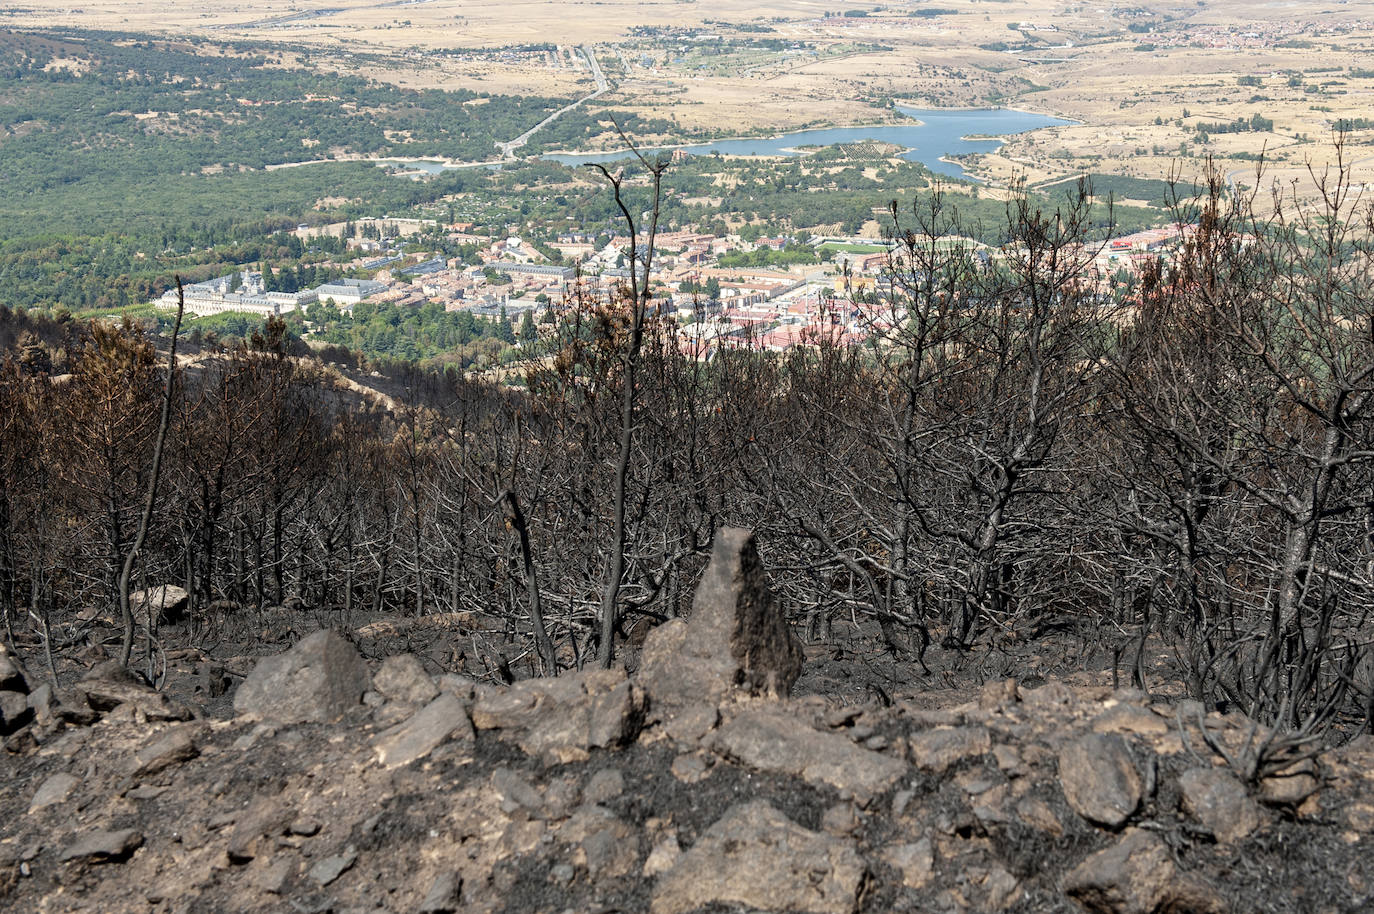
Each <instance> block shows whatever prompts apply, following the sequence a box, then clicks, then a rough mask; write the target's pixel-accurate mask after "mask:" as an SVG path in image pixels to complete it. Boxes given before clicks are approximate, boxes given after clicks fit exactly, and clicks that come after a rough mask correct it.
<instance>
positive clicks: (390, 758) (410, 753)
mask: <svg viewBox="0 0 1374 914" xmlns="http://www.w3.org/2000/svg"><path fill="white" fill-rule="evenodd" d="M417 662H418V661H417ZM451 737H457V738H458V739H462V740H471V739H473V738H474V734H473V731H472V723H471V722H470V721H469V720H468V714H467V709H466V708H464V707H463V703H462V702H461V701H459V700H458V697H457V696H456V695H454V694H453V693H452V692H443V693H441V694H440V695H439V697H438V698H436V699H434V700H433V701H431V702H430V703H429V704H427V705H425V706H424V707H423V708H422V709H420V710H419V711H417V712H416V713H415V715H414V716H412V717H411V718H410V719H409V720H407V721H405V722H403V723H400V724H397V725H396V726H395V727H392V728H391V729H390V730H387V731H385V732H383V733H381V734H380V735H378V736H377V737H376V739H374V740H373V749H374V750H375V751H376V753H377V759H378V761H379V762H381V764H382V765H383V766H384V767H386V768H398V767H400V766H402V765H409V764H410V763H411V762H413V761H416V760H417V759H421V758H424V757H425V756H427V755H429V754H430V753H431V752H433V751H434V750H435V749H436V748H437V747H438V746H439V745H440V744H441V743H443V742H444V741H446V740H448V739H450V738H451Z"/></svg>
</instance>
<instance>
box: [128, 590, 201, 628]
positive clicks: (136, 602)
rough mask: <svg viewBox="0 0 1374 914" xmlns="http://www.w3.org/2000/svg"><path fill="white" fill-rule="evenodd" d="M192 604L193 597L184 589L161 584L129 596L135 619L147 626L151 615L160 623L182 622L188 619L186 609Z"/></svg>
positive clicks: (130, 607) (136, 591)
mask: <svg viewBox="0 0 1374 914" xmlns="http://www.w3.org/2000/svg"><path fill="white" fill-rule="evenodd" d="M190 602H191V595H190V594H188V593H187V592H186V589H185V588H184V587H178V586H176V585H175V584H159V585H157V586H156V587H149V588H148V589H146V590H135V591H134V592H133V593H131V594H129V609H130V610H131V611H132V612H133V616H134V619H135V620H137V621H138V622H141V623H145V624H146V623H147V621H148V615H149V613H151V614H152V615H154V616H155V617H156V618H157V621H158V622H162V623H170V624H176V623H178V622H181V621H183V620H184V619H185V618H186V607H187V606H189V605H190Z"/></svg>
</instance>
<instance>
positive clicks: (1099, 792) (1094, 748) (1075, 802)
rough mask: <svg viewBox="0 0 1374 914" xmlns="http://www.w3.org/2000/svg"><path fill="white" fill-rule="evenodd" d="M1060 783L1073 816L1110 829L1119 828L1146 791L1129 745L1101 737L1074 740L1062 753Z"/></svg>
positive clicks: (1110, 736)
mask: <svg viewBox="0 0 1374 914" xmlns="http://www.w3.org/2000/svg"><path fill="white" fill-rule="evenodd" d="M1059 783H1060V785H1061V786H1062V787H1063V788H1064V797H1065V798H1066V799H1067V800H1068V801H1069V805H1070V806H1071V807H1073V811H1074V812H1076V813H1078V814H1079V815H1080V816H1082V817H1083V818H1085V819H1087V820H1088V821H1089V822H1092V823H1094V824H1096V825H1102V826H1105V827H1107V828H1120V827H1121V825H1122V824H1123V823H1125V821H1126V820H1127V819H1129V818H1130V817H1131V816H1132V815H1133V814H1134V813H1135V811H1136V808H1137V807H1138V806H1139V805H1140V800H1141V797H1142V796H1143V795H1144V790H1145V784H1144V781H1143V780H1142V779H1141V777H1140V772H1139V771H1138V770H1137V769H1136V765H1135V760H1134V759H1132V758H1131V752H1130V749H1128V748H1127V746H1126V741H1125V740H1124V739H1122V738H1121V737H1120V736H1117V735H1114V734H1110V735H1109V734H1102V733H1090V734H1088V735H1087V736H1083V737H1080V738H1078V739H1075V740H1073V741H1071V742H1069V743H1068V744H1067V745H1065V746H1064V748H1063V749H1061V750H1060V752H1059Z"/></svg>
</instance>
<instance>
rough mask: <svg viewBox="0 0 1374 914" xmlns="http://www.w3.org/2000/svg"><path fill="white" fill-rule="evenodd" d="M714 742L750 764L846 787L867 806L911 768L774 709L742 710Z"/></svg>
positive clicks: (844, 788) (752, 766) (814, 782)
mask: <svg viewBox="0 0 1374 914" xmlns="http://www.w3.org/2000/svg"><path fill="white" fill-rule="evenodd" d="M713 745H714V747H715V748H716V750H717V751H718V752H722V753H724V754H725V755H727V756H729V757H731V758H734V759H737V760H738V761H740V762H742V763H743V764H745V765H748V766H749V767H750V768H754V769H756V770H758V771H770V772H776V773H779V774H789V775H795V776H800V777H801V778H802V779H803V780H805V781H806V782H807V783H810V784H825V785H827V786H830V787H834V788H837V789H839V790H843V791H848V792H849V793H850V795H851V796H853V797H854V799H855V800H857V801H858V802H859V803H861V804H864V805H867V803H868V802H869V800H871V799H872V798H873V797H874V796H876V795H878V794H880V793H883V792H884V791H886V790H888V789H889V788H891V787H892V786H893V785H894V784H896V783H897V781H898V780H900V779H901V777H902V775H904V774H905V773H906V771H907V765H906V763H905V762H903V761H900V760H899V759H895V758H892V757H891V756H887V755H882V754H880V753H877V752H872V751H870V750H868V749H863V748H861V747H859V746H856V745H854V743H853V742H851V741H850V740H849V738H848V737H846V736H844V735H843V734H841V733H837V732H834V731H829V730H827V731H824V732H822V731H820V730H813V729H811V728H810V727H808V726H806V725H805V724H803V723H802V722H801V721H800V720H798V719H797V718H796V717H795V716H792V715H789V714H786V713H783V712H781V711H776V710H759V711H749V712H746V713H744V714H741V715H739V716H738V717H736V718H735V719H734V720H732V721H730V722H729V723H727V724H726V725H725V726H723V727H721V728H720V730H718V731H717V732H716V735H715V740H714V742H713Z"/></svg>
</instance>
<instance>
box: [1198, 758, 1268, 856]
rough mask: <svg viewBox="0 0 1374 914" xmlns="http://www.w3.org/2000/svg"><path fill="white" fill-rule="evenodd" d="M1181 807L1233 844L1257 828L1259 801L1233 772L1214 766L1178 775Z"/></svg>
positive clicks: (1227, 842) (1217, 836)
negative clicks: (1181, 799)
mask: <svg viewBox="0 0 1374 914" xmlns="http://www.w3.org/2000/svg"><path fill="white" fill-rule="evenodd" d="M1178 786H1179V788H1180V789H1181V790H1182V793H1183V810H1184V812H1186V813H1188V815H1190V816H1192V817H1193V819H1194V820H1195V821H1196V822H1197V823H1198V824H1199V825H1201V826H1203V827H1204V828H1206V829H1207V830H1208V831H1210V832H1211V833H1212V834H1213V835H1215V836H1216V839H1217V841H1218V842H1220V843H1221V844H1234V843H1235V842H1237V841H1240V840H1242V839H1243V838H1245V837H1247V836H1248V835H1249V834H1250V833H1251V832H1253V831H1254V830H1255V829H1257V828H1259V826H1260V823H1261V821H1262V819H1261V816H1260V809H1259V804H1257V803H1256V802H1255V801H1254V800H1253V799H1251V798H1250V795H1249V794H1248V793H1246V791H1245V785H1244V784H1242V783H1241V782H1240V781H1239V780H1238V779H1236V778H1235V777H1234V776H1233V775H1231V774H1229V773H1227V772H1225V771H1220V770H1218V769H1216V768H1192V769H1189V770H1188V771H1185V772H1183V774H1182V775H1180V776H1179V779H1178Z"/></svg>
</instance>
